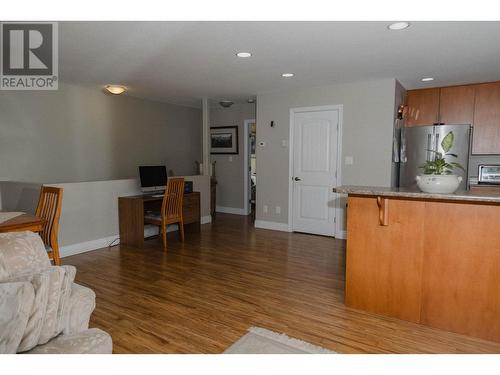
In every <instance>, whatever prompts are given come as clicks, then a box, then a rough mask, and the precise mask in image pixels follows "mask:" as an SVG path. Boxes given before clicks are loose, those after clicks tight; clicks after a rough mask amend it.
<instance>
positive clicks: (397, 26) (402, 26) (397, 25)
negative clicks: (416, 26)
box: [387, 22, 410, 30]
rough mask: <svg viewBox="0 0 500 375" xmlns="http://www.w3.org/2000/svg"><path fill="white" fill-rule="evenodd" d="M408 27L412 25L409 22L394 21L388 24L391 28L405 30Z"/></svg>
mask: <svg viewBox="0 0 500 375" xmlns="http://www.w3.org/2000/svg"><path fill="white" fill-rule="evenodd" d="M407 27H410V24H409V23H408V22H394V23H391V24H390V25H389V26H387V28H388V29H389V30H404V29H406V28H407Z"/></svg>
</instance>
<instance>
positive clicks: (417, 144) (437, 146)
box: [399, 124, 472, 190]
mask: <svg viewBox="0 0 500 375" xmlns="http://www.w3.org/2000/svg"><path fill="white" fill-rule="evenodd" d="M471 130H472V127H471V126H470V125H468V124H465V125H430V126H415V127H410V128H402V129H401V140H400V163H399V186H402V187H416V186H417V182H416V180H415V177H416V176H417V175H418V174H421V173H423V170H422V169H421V168H419V167H420V166H422V165H423V164H424V163H425V162H426V161H427V160H434V157H435V155H436V154H435V152H432V151H437V152H441V153H443V154H445V152H444V150H443V147H442V146H441V142H442V140H443V138H444V137H445V136H446V135H447V134H448V133H449V132H453V137H454V141H453V147H452V148H451V149H450V151H449V153H453V154H456V155H458V157H457V158H454V157H452V156H446V157H445V158H446V160H447V161H454V162H457V163H460V164H461V165H462V166H463V167H464V169H465V171H462V170H461V169H459V168H455V169H454V170H453V173H455V174H457V175H459V176H462V182H461V184H460V188H459V189H460V190H467V188H468V181H467V177H468V166H469V155H470V145H471Z"/></svg>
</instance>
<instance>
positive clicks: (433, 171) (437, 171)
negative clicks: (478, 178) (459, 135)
mask: <svg viewBox="0 0 500 375" xmlns="http://www.w3.org/2000/svg"><path fill="white" fill-rule="evenodd" d="M453 140H454V135H453V132H452V131H450V132H449V133H448V134H447V135H446V136H445V137H444V138H443V140H442V141H441V147H442V148H443V150H444V154H443V153H441V152H438V151H435V150H428V151H430V152H432V153H434V157H433V158H432V160H428V161H426V162H425V164H424V165H422V166H420V167H419V168H421V169H423V172H424V173H423V174H421V175H418V176H417V185H418V187H419V188H420V190H422V191H423V192H426V193H441V194H451V193H454V192H455V191H456V190H457V189H458V187H459V186H460V182H462V176H458V175H456V174H453V170H454V169H455V168H459V169H461V170H463V171H465V169H464V167H462V166H461V165H460V163H457V162H454V161H450V162H448V161H447V160H446V157H453V158H457V157H458V156H457V154H453V153H450V152H449V151H450V150H451V148H452V147H453Z"/></svg>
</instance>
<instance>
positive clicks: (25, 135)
mask: <svg viewBox="0 0 500 375" xmlns="http://www.w3.org/2000/svg"><path fill="white" fill-rule="evenodd" d="M0 134H1V136H0V180H17V181H37V182H52V183H53V182H80V181H96V180H110V179H120V178H136V177H137V166H138V165H141V164H166V165H167V168H168V169H173V170H174V172H175V173H176V174H178V175H183V174H184V175H188V174H194V173H195V163H194V162H195V160H200V158H201V111H200V110H199V109H196V108H190V107H182V106H176V105H170V104H165V103H160V102H154V101H148V100H142V99H136V98H133V97H130V96H111V95H106V94H104V93H103V92H101V90H100V89H99V88H96V87H92V88H89V87H83V86H79V85H67V84H60V85H59V90H57V91H18V92H14V91H0Z"/></svg>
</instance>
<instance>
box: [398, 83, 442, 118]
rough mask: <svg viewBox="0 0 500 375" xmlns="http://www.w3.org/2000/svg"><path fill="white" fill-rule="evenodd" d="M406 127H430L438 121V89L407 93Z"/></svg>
mask: <svg viewBox="0 0 500 375" xmlns="http://www.w3.org/2000/svg"><path fill="white" fill-rule="evenodd" d="M406 104H407V105H408V112H407V117H406V126H419V125H432V124H434V123H437V122H438V120H439V118H438V117H439V116H438V115H439V88H436V89H423V90H412V91H408V93H407V96H406Z"/></svg>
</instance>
